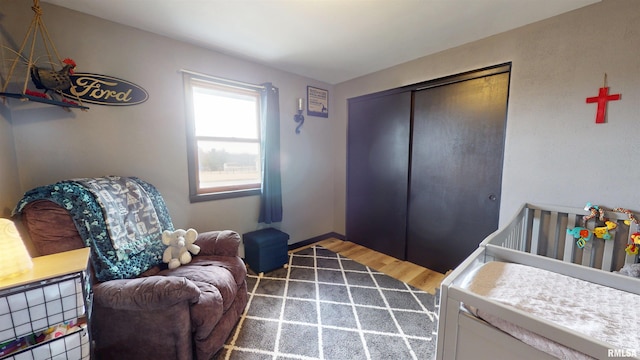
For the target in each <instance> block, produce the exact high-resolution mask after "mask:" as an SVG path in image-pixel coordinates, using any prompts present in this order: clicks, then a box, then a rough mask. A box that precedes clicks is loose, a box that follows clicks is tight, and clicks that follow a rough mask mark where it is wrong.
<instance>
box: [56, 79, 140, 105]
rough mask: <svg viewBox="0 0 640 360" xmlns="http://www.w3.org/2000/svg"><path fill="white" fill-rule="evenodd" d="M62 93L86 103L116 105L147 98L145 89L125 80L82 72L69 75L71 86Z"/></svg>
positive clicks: (137, 101)
mask: <svg viewBox="0 0 640 360" xmlns="http://www.w3.org/2000/svg"><path fill="white" fill-rule="evenodd" d="M64 95H65V96H66V97H68V98H70V99H80V100H81V101H83V102H87V103H92V104H98V105H116V106H117V105H120V106H122V105H136V104H140V103H143V102H145V101H146V100H147V99H148V98H149V94H148V93H147V91H146V90H144V89H143V88H141V87H140V86H138V85H136V84H134V83H132V82H129V81H127V80H122V79H118V78H116V77H113V76H107V75H100V74H83V73H75V74H73V75H71V87H70V88H69V89H67V90H65V91H64Z"/></svg>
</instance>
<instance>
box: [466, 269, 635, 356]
mask: <svg viewBox="0 0 640 360" xmlns="http://www.w3.org/2000/svg"><path fill="white" fill-rule="evenodd" d="M466 287H467V288H468V289H469V290H470V291H472V292H474V293H476V294H478V295H481V296H484V297H488V298H490V299H492V300H495V301H497V302H500V303H503V304H506V305H510V306H513V307H515V308H517V309H519V310H522V311H524V312H527V313H529V314H531V315H532V316H536V317H539V318H543V319H545V320H548V321H552V322H554V323H556V324H558V325H561V326H564V327H567V328H569V329H571V330H574V331H576V332H579V333H582V334H584V335H586V336H588V337H593V338H596V339H598V340H601V341H603V342H605V343H607V344H611V348H612V349H639V350H640V312H638V311H637V305H638V304H640V296H638V295H636V294H632V293H628V292H625V291H620V290H617V289H612V288H609V287H606V286H602V285H598V284H594V283H590V282H587V281H583V280H580V279H575V278H572V277H568V276H565V275H561V274H557V273H553V272H550V271H547V270H543V269H538V268H534V267H530V266H526V265H521V264H512V263H503V262H496V261H492V262H488V263H486V264H484V265H482V266H481V267H480V268H479V269H478V270H477V271H476V272H475V274H474V275H473V277H472V278H471V279H470V280H469V282H468V283H467V285H466ZM474 313H475V314H476V316H478V317H480V318H482V319H484V320H485V321H487V322H489V323H490V324H492V325H493V326H495V327H497V328H499V329H501V330H503V331H505V332H507V333H509V334H511V335H512V336H514V337H515V338H517V339H520V340H521V341H523V342H524V343H526V344H529V345H531V346H533V347H535V348H537V349H539V350H541V351H544V352H546V353H548V354H550V355H553V356H556V357H558V358H561V359H589V358H590V357H588V356H586V355H585V354H583V353H580V352H576V351H575V350H573V349H570V348H567V347H565V346H563V345H561V344H558V343H556V342H554V341H550V340H549V339H547V338H544V337H542V336H539V335H537V334H535V333H532V332H530V331H527V330H525V329H522V328H520V327H518V326H515V325H513V324H511V323H509V322H506V321H504V320H502V319H500V318H498V317H495V316H493V315H490V314H487V313H484V312H483V311H482V309H475V311H474ZM551 340H553V339H551Z"/></svg>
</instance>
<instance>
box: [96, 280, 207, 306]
mask: <svg viewBox="0 0 640 360" xmlns="http://www.w3.org/2000/svg"><path fill="white" fill-rule="evenodd" d="M199 298H200V289H198V287H197V286H196V285H195V284H194V283H192V282H191V281H190V280H188V279H186V278H183V277H178V276H149V277H144V278H136V279H122V280H110V281H105V282H103V283H99V284H95V285H94V286H93V301H94V302H95V303H96V304H98V305H100V306H103V307H106V308H112V309H119V310H157V309H162V308H166V307H169V306H172V305H174V304H177V303H179V302H182V301H186V302H188V303H190V304H193V303H196V302H197V301H198V299H199Z"/></svg>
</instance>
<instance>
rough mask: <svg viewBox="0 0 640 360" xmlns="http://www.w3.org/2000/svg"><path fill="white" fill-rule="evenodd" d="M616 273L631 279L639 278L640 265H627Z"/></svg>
mask: <svg viewBox="0 0 640 360" xmlns="http://www.w3.org/2000/svg"><path fill="white" fill-rule="evenodd" d="M618 273H619V274H621V275H627V276H631V277H640V264H627V265H625V266H623V267H622V269H620V271H618Z"/></svg>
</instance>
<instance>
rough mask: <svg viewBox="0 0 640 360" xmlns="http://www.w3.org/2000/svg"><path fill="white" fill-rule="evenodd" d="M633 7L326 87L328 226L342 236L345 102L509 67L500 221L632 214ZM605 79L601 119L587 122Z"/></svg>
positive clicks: (611, 3)
mask: <svg viewBox="0 0 640 360" xmlns="http://www.w3.org/2000/svg"><path fill="white" fill-rule="evenodd" d="M639 49H640V1H637V0H605V1H603V2H600V3H597V4H594V5H591V6H588V7H585V8H582V9H578V10H575V11H572V12H569V13H565V14H562V15H559V16H556V17H553V18H551V19H548V20H545V21H541V22H538V23H534V24H532V25H529V26H525V27H521V28H518V29H515V30H512V31H509V32H505V33H502V34H499V35H496V36H492V37H489V38H486V39H483V40H480V41H476V42H473V43H470V44H466V45H463V46H460V47H457V48H454V49H450V50H447V51H444V52H441V53H438V54H434V55H431V56H427V57H423V58H420V59H417V60H415V61H411V62H408V63H405V64H402V65H399V66H396V67H393V68H390V69H386V70H384V71H380V72H377V73H374V74H370V75H367V76H364V77H361V78H358V79H354V80H351V81H348V82H345V83H342V84H338V85H336V88H335V93H336V96H335V103H336V119H335V121H336V122H337V123H338V128H336V129H335V137H336V139H340V140H341V141H340V142H337V143H336V144H335V147H336V151H337V153H338V154H340V156H336V159H337V160H338V161H336V162H335V173H336V186H335V188H336V193H335V202H336V213H335V229H336V231H337V232H344V229H345V224H344V221H345V179H346V170H345V169H346V164H345V156H343V154H344V153H345V151H346V150H345V148H346V141H345V138H346V124H347V103H346V100H347V99H348V98H351V97H354V96H358V95H363V94H367V93H372V92H376V91H380V90H385V89H391V88H395V87H399V86H403V85H408V84H413V83H418V82H421V81H426V80H430V79H436V78H439V77H443V76H447V75H451V74H456V73H461V72H465V71H468V70H473V69H478V68H483V67H486V66H490V65H494V64H500V63H504V62H508V61H511V62H513V68H512V73H511V86H510V94H509V110H508V119H507V133H506V145H505V158H504V172H503V182H502V199H501V216H500V222H501V224H504V223H505V222H507V221H509V219H510V218H511V216H512V215H513V214H514V213H515V210H516V209H517V207H518V206H519V205H520V204H521V203H523V202H531V203H539V204H556V205H567V206H576V207H584V205H585V204H586V203H587V202H592V203H593V204H599V205H601V206H605V207H626V208H629V209H632V210H636V211H640V192H639V191H638V188H639V187H638V185H639V183H638V181H640V168H639V166H638V165H637V164H638V161H639V160H640V147H639V146H638V145H637V144H638V141H639V139H638V137H639V135H640V57H639V54H640V53H639ZM604 73H607V74H608V85H609V87H610V90H611V91H610V93H621V94H622V99H621V100H620V101H615V102H610V103H609V105H608V107H607V109H608V122H607V123H605V124H595V114H596V105H595V104H586V103H585V99H586V98H587V97H591V96H596V95H597V94H598V89H599V88H600V87H601V86H603V78H604Z"/></svg>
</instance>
